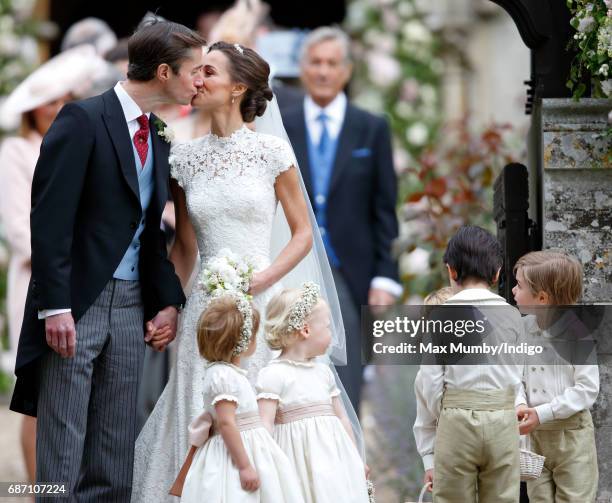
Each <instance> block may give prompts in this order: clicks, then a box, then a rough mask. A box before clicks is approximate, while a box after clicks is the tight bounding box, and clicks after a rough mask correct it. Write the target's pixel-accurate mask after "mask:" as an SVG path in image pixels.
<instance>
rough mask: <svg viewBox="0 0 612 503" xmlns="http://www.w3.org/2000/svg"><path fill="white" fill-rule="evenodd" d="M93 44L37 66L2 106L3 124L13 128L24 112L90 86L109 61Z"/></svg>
mask: <svg viewBox="0 0 612 503" xmlns="http://www.w3.org/2000/svg"><path fill="white" fill-rule="evenodd" d="M105 64H106V63H105V61H104V60H103V59H101V58H100V57H99V56H97V54H96V51H95V49H94V48H93V47H92V46H91V45H81V46H78V47H73V48H72V49H68V50H66V51H64V52H62V53H60V54H58V55H57V56H55V57H53V58H51V59H50V60H48V61H46V62H45V63H43V64H42V65H41V66H39V67H38V68H37V69H36V70H34V71H33V72H32V73H31V74H30V75H28V77H26V79H25V80H24V81H23V82H22V83H21V84H19V85H18V86H17V87H16V88H15V89H14V90H13V92H12V93H11V94H10V95H9V96H8V98H7V99H6V101H4V103H3V104H2V106H1V107H0V127H2V128H4V129H12V128H14V127H16V126H17V125H18V123H19V118H20V116H21V114H23V113H24V112H29V111H30V110H34V109H35V108H38V107H39V106H41V105H44V104H46V103H49V102H51V101H54V100H56V99H58V98H61V97H62V96H64V95H66V94H68V93H76V92H78V90H79V89H80V88H82V87H83V86H87V85H88V83H89V82H90V81H91V79H92V78H93V77H94V76H95V75H96V74H97V73H99V71H100V68H101V67H103V66H104V65H105Z"/></svg>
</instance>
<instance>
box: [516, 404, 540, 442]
mask: <svg viewBox="0 0 612 503" xmlns="http://www.w3.org/2000/svg"><path fill="white" fill-rule="evenodd" d="M516 417H517V419H518V420H519V421H520V423H519V433H520V434H521V435H527V434H528V433H531V432H532V431H533V430H535V429H536V428H537V427H538V426H540V418H539V417H538V411H537V410H535V409H534V408H533V407H527V406H526V405H519V406H518V407H517V408H516Z"/></svg>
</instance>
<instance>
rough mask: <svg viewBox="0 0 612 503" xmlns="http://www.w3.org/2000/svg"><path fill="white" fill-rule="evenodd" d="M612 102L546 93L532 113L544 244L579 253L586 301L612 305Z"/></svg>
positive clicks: (610, 438) (609, 426) (604, 433)
mask: <svg viewBox="0 0 612 503" xmlns="http://www.w3.org/2000/svg"><path fill="white" fill-rule="evenodd" d="M610 108H612V103H611V101H609V100H594V99H583V100H581V101H580V102H578V103H576V102H575V101H573V100H570V99H544V100H542V103H541V105H540V107H539V110H538V111H539V112H540V113H539V114H536V115H535V116H537V117H538V120H539V122H540V124H539V128H540V131H541V152H542V158H541V159H540V162H541V170H540V180H541V190H542V193H541V199H540V200H541V201H542V222H541V229H542V233H543V235H542V244H543V246H542V247H543V248H544V249H549V248H554V249H560V250H564V251H566V252H568V253H571V254H572V255H574V256H576V257H578V258H579V259H580V261H581V262H582V264H583V266H584V273H585V282H584V302H585V303H612V254H611V246H612V140H611V139H610V138H606V137H605V136H604V134H605V129H606V127H607V118H608V112H609V111H610ZM530 186H534V184H532V183H530ZM609 318H610V317H609ZM606 322H607V326H609V327H610V329H609V330H606V331H605V332H604V333H607V334H610V337H609V338H608V339H606V340H604V341H601V342H600V344H599V346H598V353H599V371H600V393H599V398H598V400H597V403H596V404H595V407H594V410H593V418H594V421H595V430H596V441H597V454H598V459H599V474H600V477H599V491H598V497H597V503H611V502H612V320H611V319H608V320H606Z"/></svg>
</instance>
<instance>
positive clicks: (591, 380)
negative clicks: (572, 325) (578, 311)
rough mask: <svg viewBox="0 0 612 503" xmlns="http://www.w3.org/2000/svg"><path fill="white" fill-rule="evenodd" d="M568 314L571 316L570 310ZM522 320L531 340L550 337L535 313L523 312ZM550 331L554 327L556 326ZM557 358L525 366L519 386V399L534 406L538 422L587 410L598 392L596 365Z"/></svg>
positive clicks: (597, 368) (564, 417)
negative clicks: (538, 322) (546, 363)
mask: <svg viewBox="0 0 612 503" xmlns="http://www.w3.org/2000/svg"><path fill="white" fill-rule="evenodd" d="M567 316H568V317H569V316H572V314H571V312H569V313H567ZM523 321H524V324H525V333H526V336H527V337H528V338H529V339H531V341H530V343H531V342H533V339H537V338H540V337H545V338H546V337H551V335H550V334H548V333H547V331H546V330H542V329H541V328H540V327H539V326H538V324H537V321H536V318H535V316H526V317H525V318H523ZM559 321H563V319H562V320H559ZM565 321H567V320H565ZM557 328H559V327H557ZM552 331H553V332H554V331H555V326H553V328H552ZM534 343H535V342H534ZM556 358H557V360H558V362H557V363H556V364H552V365H535V364H534V365H525V367H524V373H523V382H524V390H521V394H520V397H519V400H518V402H519V403H523V404H528V405H529V406H530V407H534V408H535V410H536V412H537V413H538V419H539V420H540V423H546V422H548V421H552V420H554V419H567V418H568V417H570V416H573V415H574V414H576V413H577V412H580V411H583V410H588V409H590V408H591V407H592V406H593V404H594V403H595V400H597V395H598V394H599V367H598V366H597V365H570V364H568V363H567V362H565V361H563V360H561V357H560V356H558V355H557V356H556Z"/></svg>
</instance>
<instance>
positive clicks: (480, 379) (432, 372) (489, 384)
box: [413, 288, 524, 470]
mask: <svg viewBox="0 0 612 503" xmlns="http://www.w3.org/2000/svg"><path fill="white" fill-rule="evenodd" d="M445 304H450V305H489V306H508V311H507V318H508V319H507V320H505V319H504V320H502V321H500V320H496V323H495V326H496V327H499V326H500V325H499V324H500V323H503V325H504V326H503V328H501V327H500V328H501V329H502V330H504V331H506V333H507V331H515V332H516V337H517V340H522V339H523V338H524V335H523V324H522V322H521V315H520V313H519V311H518V310H517V309H514V308H512V307H511V306H510V305H509V304H508V303H507V302H506V301H505V300H504V298H503V297H500V296H499V295H496V294H494V293H492V292H490V291H489V290H486V289H484V288H467V289H465V290H462V291H461V292H459V293H457V294H456V295H454V296H453V297H451V298H450V299H448V300H447V301H446V302H445ZM503 314H504V317H505V315H506V312H505V311H504V313H503ZM519 338H520V339H519ZM521 375H522V365H521V364H518V363H517V364H516V365H421V368H420V369H419V372H418V373H417V376H416V379H415V382H414V392H415V395H416V404H417V416H416V421H415V422H414V427H413V432H414V438H415V441H416V445H417V450H418V451H419V454H420V455H421V457H422V458H423V465H424V467H425V470H429V469H430V468H433V461H434V445H435V442H436V425H437V422H438V418H439V416H440V411H441V408H442V396H443V394H444V390H445V389H471V390H481V391H488V390H502V389H507V388H509V387H512V388H514V389H515V393H516V396H517V397H518V396H522V395H521V393H522V391H521V388H522V382H521ZM517 401H518V398H517Z"/></svg>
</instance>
